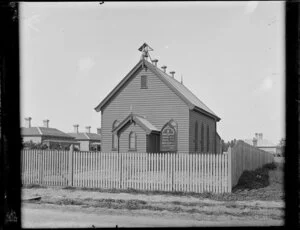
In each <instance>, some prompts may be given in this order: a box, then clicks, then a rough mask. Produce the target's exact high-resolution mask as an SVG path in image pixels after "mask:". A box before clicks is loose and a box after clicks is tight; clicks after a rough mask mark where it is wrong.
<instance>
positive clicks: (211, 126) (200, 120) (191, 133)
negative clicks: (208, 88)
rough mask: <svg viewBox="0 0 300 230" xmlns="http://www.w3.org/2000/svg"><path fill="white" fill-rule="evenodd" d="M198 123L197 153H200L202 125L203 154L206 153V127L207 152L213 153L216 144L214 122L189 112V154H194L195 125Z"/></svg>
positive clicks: (204, 116) (191, 111)
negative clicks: (202, 128)
mask: <svg viewBox="0 0 300 230" xmlns="http://www.w3.org/2000/svg"><path fill="white" fill-rule="evenodd" d="M196 121H197V122H198V140H197V141H198V151H197V152H201V145H202V143H201V125H202V124H203V125H204V152H207V131H206V129H207V128H206V127H207V125H208V126H209V152H215V143H216V122H215V120H214V119H212V118H210V117H208V116H206V115H204V114H200V113H198V112H195V111H193V110H190V123H189V137H190V138H189V140H190V142H189V149H190V152H195V125H196Z"/></svg>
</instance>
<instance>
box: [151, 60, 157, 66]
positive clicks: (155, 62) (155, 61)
mask: <svg viewBox="0 0 300 230" xmlns="http://www.w3.org/2000/svg"><path fill="white" fill-rule="evenodd" d="M157 62H158V60H157V59H154V60H152V63H154V65H155V66H156V67H157Z"/></svg>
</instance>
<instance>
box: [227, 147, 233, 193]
mask: <svg viewBox="0 0 300 230" xmlns="http://www.w3.org/2000/svg"><path fill="white" fill-rule="evenodd" d="M231 159H232V158H231V147H230V146H229V148H228V151H227V162H228V167H227V170H228V172H227V176H228V179H227V186H228V188H227V189H228V192H231V189H232V170H231V167H232V164H231V163H232V162H231Z"/></svg>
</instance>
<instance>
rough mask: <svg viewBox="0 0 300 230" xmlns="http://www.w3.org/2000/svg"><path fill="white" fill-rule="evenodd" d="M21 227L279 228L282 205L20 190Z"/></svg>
mask: <svg viewBox="0 0 300 230" xmlns="http://www.w3.org/2000/svg"><path fill="white" fill-rule="evenodd" d="M22 195H23V198H26V197H32V196H41V197H42V198H41V200H40V201H33V202H29V201H25V202H23V206H22V215H23V216H22V217H23V219H22V227H24V228H27V227H28V228H35V227H38V228H43V227H47V228H49V227H51V228H52V227H65V228H67V227H91V226H92V225H94V226H95V227H115V226H116V225H118V226H119V227H154V226H155V227H156V226H279V225H283V224H284V223H283V214H284V203H283V201H261V200H248V201H217V200H211V199H203V198H198V197H192V196H173V195H147V194H130V193H105V192H96V191H82V190H67V189H59V188H46V189H43V188H40V189H23V194H22Z"/></svg>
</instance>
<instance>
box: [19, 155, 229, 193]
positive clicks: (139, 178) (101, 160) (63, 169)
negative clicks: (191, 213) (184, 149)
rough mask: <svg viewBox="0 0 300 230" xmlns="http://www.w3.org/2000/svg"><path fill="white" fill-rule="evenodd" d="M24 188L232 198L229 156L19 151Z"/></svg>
mask: <svg viewBox="0 0 300 230" xmlns="http://www.w3.org/2000/svg"><path fill="white" fill-rule="evenodd" d="M21 159H22V183H23V184H24V185H26V184H40V185H46V186H74V187H86V188H103V189H125V190H126V189H136V190H146V191H173V192H195V193H202V192H213V193H224V192H230V191H231V187H229V186H228V178H229V175H230V174H228V172H230V168H228V159H229V157H228V155H227V154H183V153H176V154H174V153H102V152H71V151H70V152H68V151H51V150H23V151H22V158H21Z"/></svg>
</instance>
